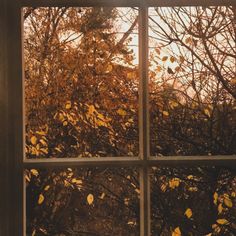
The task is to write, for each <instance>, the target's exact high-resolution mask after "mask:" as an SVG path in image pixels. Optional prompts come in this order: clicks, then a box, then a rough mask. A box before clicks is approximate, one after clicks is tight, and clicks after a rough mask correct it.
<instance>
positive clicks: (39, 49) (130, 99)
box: [23, 7, 138, 158]
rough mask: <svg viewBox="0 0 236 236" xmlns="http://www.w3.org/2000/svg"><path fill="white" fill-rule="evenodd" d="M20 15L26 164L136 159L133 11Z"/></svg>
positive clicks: (68, 10) (28, 12)
mask: <svg viewBox="0 0 236 236" xmlns="http://www.w3.org/2000/svg"><path fill="white" fill-rule="evenodd" d="M23 14H24V63H25V68H24V69H25V80H24V84H25V116H26V117H25V118H26V119H25V122H26V157H27V158H49V157H58V158H60V157H78V156H83V157H91V156H95V157H96V156H137V155H138V125H137V124H138V69H137V67H138V65H137V61H138V38H137V37H138V36H137V28H138V25H137V24H138V11H137V9H133V8H106V7H99V8H78V7H76V8H66V7H62V8H36V9H35V8H24V11H23Z"/></svg>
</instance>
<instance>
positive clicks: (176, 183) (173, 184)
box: [169, 178, 180, 189]
mask: <svg viewBox="0 0 236 236" xmlns="http://www.w3.org/2000/svg"><path fill="white" fill-rule="evenodd" d="M179 184H180V179H179V178H173V179H171V180H169V186H170V188H172V189H174V188H176V187H178V186H179Z"/></svg>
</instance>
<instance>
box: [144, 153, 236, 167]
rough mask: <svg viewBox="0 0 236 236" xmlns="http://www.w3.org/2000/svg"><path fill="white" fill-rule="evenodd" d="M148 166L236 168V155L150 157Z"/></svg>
mask: <svg viewBox="0 0 236 236" xmlns="http://www.w3.org/2000/svg"><path fill="white" fill-rule="evenodd" d="M148 165H149V166H151V165H158V166H167V165H168V166H169V165H171V166H172V165H173V166H176V167H178V166H183V165H184V166H201V165H211V166H227V167H233V168H236V155H217V156H164V157H150V158H149V161H148Z"/></svg>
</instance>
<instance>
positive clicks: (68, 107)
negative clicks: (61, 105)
mask: <svg viewBox="0 0 236 236" xmlns="http://www.w3.org/2000/svg"><path fill="white" fill-rule="evenodd" d="M65 108H66V109H67V110H69V109H71V101H67V102H66V106H65Z"/></svg>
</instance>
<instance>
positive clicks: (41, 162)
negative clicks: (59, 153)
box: [23, 157, 144, 168]
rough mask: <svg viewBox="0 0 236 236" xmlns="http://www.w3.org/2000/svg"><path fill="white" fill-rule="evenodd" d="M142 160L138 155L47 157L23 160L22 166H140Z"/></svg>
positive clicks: (142, 163)
mask: <svg viewBox="0 0 236 236" xmlns="http://www.w3.org/2000/svg"><path fill="white" fill-rule="evenodd" d="M142 165H144V162H143V161H142V160H141V159H139V158H138V157H102V158H101V157H99V158H49V159H27V160H25V161H24V162H23V166H24V168H36V167H46V168H51V167H71V166H81V167H96V166H98V167H100V166H110V167H115V166H120V167H122V166H124V167H125V166H126V167H131V166H134V167H135V166H142Z"/></svg>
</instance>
